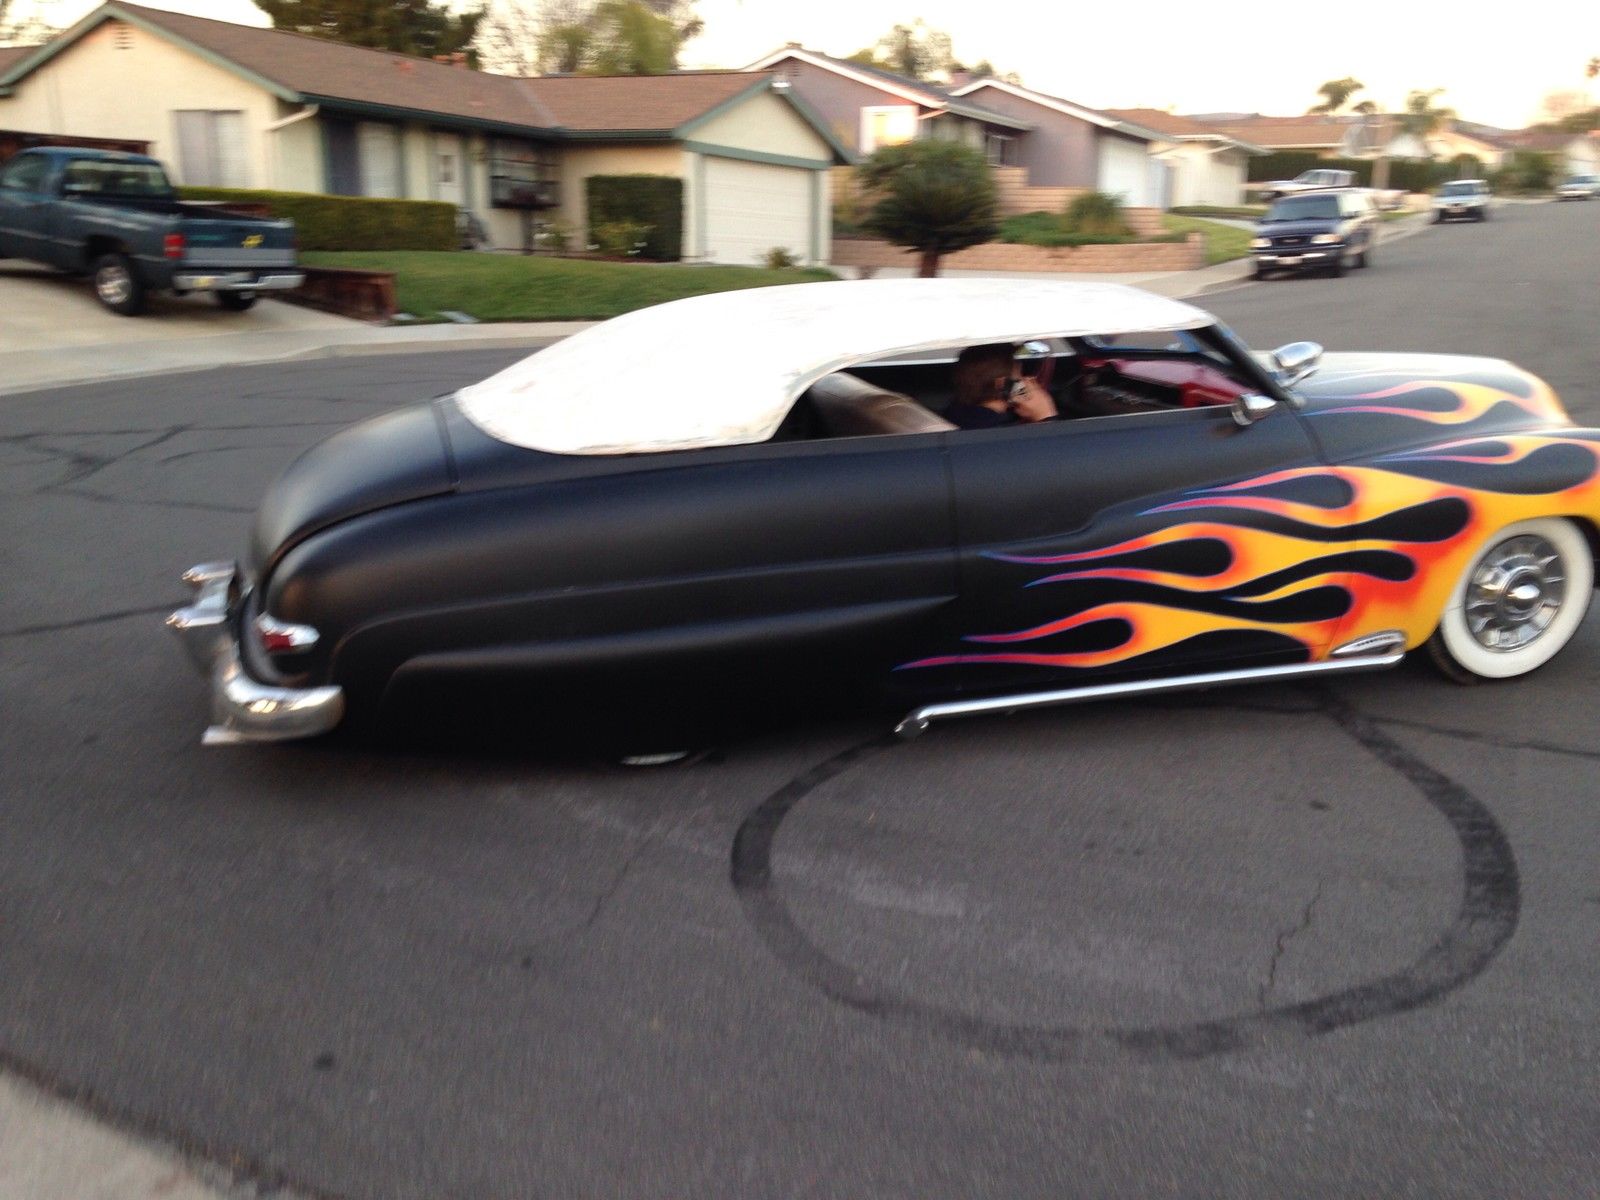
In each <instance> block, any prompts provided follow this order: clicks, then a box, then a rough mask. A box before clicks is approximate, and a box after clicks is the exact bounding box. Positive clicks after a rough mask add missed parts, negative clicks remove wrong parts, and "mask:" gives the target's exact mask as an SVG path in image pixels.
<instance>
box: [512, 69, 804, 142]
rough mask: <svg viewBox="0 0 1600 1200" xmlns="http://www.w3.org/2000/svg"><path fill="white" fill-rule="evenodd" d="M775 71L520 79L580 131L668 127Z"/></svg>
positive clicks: (559, 120) (558, 120) (559, 119)
mask: <svg viewBox="0 0 1600 1200" xmlns="http://www.w3.org/2000/svg"><path fill="white" fill-rule="evenodd" d="M772 77H773V76H772V73H771V72H770V71H764V72H746V71H680V72H678V73H676V74H673V75H612V76H604V75H540V76H536V77H534V78H531V79H524V80H522V81H521V83H522V84H523V86H524V87H525V88H526V90H527V91H528V92H529V93H530V94H531V95H532V96H534V97H535V98H537V100H538V102H539V104H540V105H541V107H542V108H543V109H544V110H545V111H546V112H548V113H550V114H551V115H552V117H553V118H554V123H555V124H557V125H559V126H561V127H562V128H565V129H571V130H573V131H575V132H580V133H596V132H605V131H608V130H624V129H625V130H632V131H637V132H662V133H665V132H668V131H670V130H673V129H676V128H678V126H680V125H683V124H685V123H687V122H689V121H692V120H694V119H695V118H696V117H699V116H703V115H704V114H706V113H708V112H710V111H711V110H712V109H713V108H716V107H717V105H719V104H723V103H726V102H727V101H729V100H731V99H733V98H734V97H735V96H737V95H739V94H740V93H741V92H746V91H749V90H751V89H752V88H754V87H756V86H757V85H758V84H759V83H760V82H762V81H764V80H771V79H772Z"/></svg>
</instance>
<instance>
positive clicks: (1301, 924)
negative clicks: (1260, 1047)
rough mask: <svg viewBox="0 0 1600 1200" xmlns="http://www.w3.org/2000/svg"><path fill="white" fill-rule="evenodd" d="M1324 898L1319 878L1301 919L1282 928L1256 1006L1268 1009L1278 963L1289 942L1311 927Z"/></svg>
mask: <svg viewBox="0 0 1600 1200" xmlns="http://www.w3.org/2000/svg"><path fill="white" fill-rule="evenodd" d="M1321 899H1322V880H1320V879H1319V880H1317V890H1316V891H1315V892H1313V893H1312V894H1311V899H1310V900H1308V901H1306V907H1305V910H1304V911H1303V912H1301V914H1300V920H1299V921H1297V922H1296V923H1295V924H1293V925H1291V926H1289V927H1288V928H1287V929H1280V930H1279V931H1278V936H1277V939H1276V941H1275V942H1274V943H1273V947H1272V961H1271V962H1269V963H1268V964H1267V977H1266V978H1265V979H1263V980H1262V981H1261V986H1260V987H1259V988H1257V989H1256V1007H1257V1008H1259V1009H1260V1010H1261V1011H1262V1012H1266V1011H1267V1006H1268V1002H1269V1001H1270V1000H1271V999H1272V989H1273V988H1274V987H1276V986H1277V982H1278V963H1279V962H1281V961H1282V960H1283V955H1284V952H1285V951H1287V950H1288V949H1289V943H1290V942H1292V941H1294V939H1295V938H1297V937H1299V936H1300V935H1301V934H1302V933H1304V932H1305V931H1306V930H1307V929H1309V928H1310V927H1311V914H1312V913H1313V912H1315V911H1316V907H1317V901H1318V900H1321Z"/></svg>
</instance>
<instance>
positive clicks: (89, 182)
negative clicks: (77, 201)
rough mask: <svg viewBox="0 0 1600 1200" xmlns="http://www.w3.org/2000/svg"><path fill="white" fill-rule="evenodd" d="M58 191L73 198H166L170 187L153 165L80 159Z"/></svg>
mask: <svg viewBox="0 0 1600 1200" xmlns="http://www.w3.org/2000/svg"><path fill="white" fill-rule="evenodd" d="M61 190H62V191H63V192H65V193H68V194H70V195H76V196H158V197H170V196H171V195H172V184H170V183H168V182H167V174H166V172H165V171H163V170H162V169H161V167H160V166H159V165H158V164H156V163H142V162H119V161H117V160H116V159H107V158H80V159H79V160H78V161H77V162H74V163H73V164H72V165H71V166H69V167H68V168H67V170H66V174H65V175H63V176H62V177H61Z"/></svg>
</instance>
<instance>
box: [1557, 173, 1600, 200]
mask: <svg viewBox="0 0 1600 1200" xmlns="http://www.w3.org/2000/svg"><path fill="white" fill-rule="evenodd" d="M1596 196H1600V175H1569V176H1567V178H1565V179H1563V180H1562V181H1561V183H1560V185H1559V186H1558V187H1557V188H1556V199H1558V200H1593V199H1594V198H1595V197H1596Z"/></svg>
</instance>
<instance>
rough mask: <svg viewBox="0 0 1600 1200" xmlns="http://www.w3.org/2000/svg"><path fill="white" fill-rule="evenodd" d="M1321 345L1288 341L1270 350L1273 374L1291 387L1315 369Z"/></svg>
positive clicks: (1286, 385)
mask: <svg viewBox="0 0 1600 1200" xmlns="http://www.w3.org/2000/svg"><path fill="white" fill-rule="evenodd" d="M1321 362H1322V347H1321V346H1319V345H1317V343H1315V342H1290V343H1289V344H1288V345H1287V346H1279V347H1278V348H1277V349H1276V350H1274V351H1273V352H1272V364H1273V374H1274V375H1275V376H1276V377H1277V380H1278V382H1279V383H1281V384H1282V385H1283V386H1284V387H1292V386H1293V385H1294V384H1297V383H1299V382H1300V381H1301V380H1302V379H1304V378H1305V377H1306V376H1307V375H1309V374H1311V372H1313V371H1315V370H1316V369H1317V366H1318V364H1320V363H1321Z"/></svg>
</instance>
